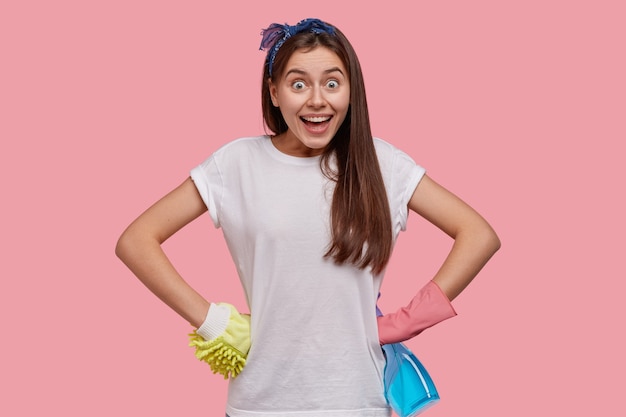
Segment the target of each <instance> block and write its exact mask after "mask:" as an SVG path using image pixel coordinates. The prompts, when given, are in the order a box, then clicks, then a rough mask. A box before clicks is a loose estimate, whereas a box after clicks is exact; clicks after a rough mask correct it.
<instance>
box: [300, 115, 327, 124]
mask: <svg viewBox="0 0 626 417" xmlns="http://www.w3.org/2000/svg"><path fill="white" fill-rule="evenodd" d="M302 119H304V120H306V121H307V122H311V123H322V122H326V121H328V120H330V116H315V117H303V118H302Z"/></svg>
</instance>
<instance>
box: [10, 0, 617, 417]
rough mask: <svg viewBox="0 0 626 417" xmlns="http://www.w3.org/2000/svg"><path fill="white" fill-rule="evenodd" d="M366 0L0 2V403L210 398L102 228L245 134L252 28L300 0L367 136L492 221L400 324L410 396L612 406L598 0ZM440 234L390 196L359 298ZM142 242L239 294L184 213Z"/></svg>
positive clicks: (146, 405)
mask: <svg viewBox="0 0 626 417" xmlns="http://www.w3.org/2000/svg"><path fill="white" fill-rule="evenodd" d="M379 3H380V2H379ZM379 3H373V5H372V6H370V7H366V6H363V4H366V3H363V2H357V1H354V2H338V1H336V0H332V1H315V2H309V3H303V2H294V1H292V0H290V1H282V0H281V1H270V2H252V1H250V2H240V1H229V2H224V3H222V4H220V5H219V6H215V5H210V2H200V1H182V2H174V1H171V2H163V1H119V0H114V1H112V0H109V1H78V0H76V1H67V0H66V1H61V0H59V1H27V0H25V1H4V2H2V5H0V60H1V62H0V73H1V76H0V138H1V140H2V142H1V143H2V148H1V149H2V151H1V152H0V162H1V163H0V170H1V171H0V181H1V182H2V183H1V184H0V185H1V188H0V190H1V192H2V208H1V210H2V216H0V222H1V224H0V226H1V230H2V240H1V243H0V244H1V245H2V248H1V249H2V251H1V254H2V255H1V256H2V283H1V284H0V285H1V291H0V308H1V309H2V311H1V312H0V313H1V314H0V320H1V323H0V325H1V329H2V340H3V342H2V355H0V369H1V371H0V375H1V376H0V378H1V384H2V387H1V388H2V395H1V397H2V398H1V400H0V415H3V416H35V415H63V416H86V415H88V416H110V415H118V416H127V415H138V416H144V415H150V416H153V417H157V416H172V415H192V414H193V415H204V416H222V415H223V409H224V404H225V389H226V383H225V382H224V381H223V380H222V379H221V378H220V377H218V376H214V375H212V374H211V373H210V371H209V368H208V367H207V366H206V365H204V364H201V363H200V362H198V361H197V360H196V359H195V358H194V356H193V350H192V349H191V348H189V347H187V332H188V331H189V330H190V329H191V328H190V326H189V325H188V324H187V323H185V322H184V321H183V320H182V319H180V318H179V317H178V316H176V315H175V314H174V313H173V312H171V311H170V310H168V309H167V308H166V307H165V306H164V305H163V304H161V302H160V301H158V300H157V299H156V298H155V297H154V296H153V295H152V294H150V293H149V292H148V291H147V290H146V289H145V288H144V287H143V286H142V285H141V284H140V283H139V281H137V280H136V279H135V278H133V277H132V276H131V274H130V273H129V271H128V270H126V269H125V267H124V266H123V265H122V264H121V262H119V261H118V260H117V258H116V257H115V256H114V253H113V248H114V245H115V241H116V239H117V237H118V236H119V234H120V233H121V232H122V230H123V228H124V227H125V226H126V225H127V224H128V223H129V222H130V221H131V220H132V219H133V218H134V217H135V216H136V215H138V214H139V213H140V212H141V211H142V210H143V209H145V208H146V207H147V206H148V205H149V204H151V203H152V202H153V201H155V200H156V199H157V198H159V197H160V196H161V195H163V194H164V193H166V192H167V191H169V190H170V189H171V188H173V187H174V186H176V185H178V184H179V183H180V182H181V181H183V180H184V178H185V177H186V176H187V174H188V171H189V169H190V168H191V167H193V166H195V165H196V164H198V163H199V162H201V161H202V160H203V159H204V158H205V157H206V156H208V155H209V154H210V153H211V152H212V151H213V150H215V149H216V148H217V147H218V146H220V145H221V144H223V143H225V142H227V141H230V140H232V139H234V138H236V137H239V136H244V135H255V134H259V133H262V124H261V117H260V105H259V96H260V94H259V89H260V88H259V82H260V71H261V65H262V61H263V53H261V52H259V51H258V45H259V42H260V36H259V32H260V29H261V28H263V27H266V26H268V25H269V23H271V22H289V23H292V24H293V23H295V22H296V21H297V20H299V19H301V18H304V17H310V16H312V17H319V18H322V19H325V20H328V21H329V22H331V23H334V24H336V25H338V26H339V27H340V28H342V30H343V31H344V32H345V33H346V35H347V36H348V37H349V38H350V39H351V40H352V42H353V44H354V46H355V48H356V50H357V52H358V53H359V56H360V59H361V63H362V65H363V67H364V72H365V79H366V84H367V87H368V90H367V92H368V98H369V102H370V111H371V115H372V124H373V129H374V132H375V134H376V135H377V136H379V137H382V138H384V139H386V140H388V141H390V142H392V143H394V144H396V145H397V146H399V147H401V148H402V149H404V150H405V151H407V152H408V153H410V154H411V155H412V156H413V157H414V158H415V159H416V160H417V161H418V162H419V163H420V164H422V165H424V166H425V167H426V168H427V169H428V172H429V174H430V175H431V176H432V177H433V178H435V179H436V180H438V181H439V182H441V183H442V184H444V185H445V186H447V187H448V188H450V189H451V190H453V191H454V192H456V193H457V194H459V195H460V196H461V197H462V198H464V199H466V200H467V201H468V202H469V203H470V204H472V205H473V206H475V207H476V208H477V209H478V210H479V211H480V212H481V213H483V214H484V215H485V217H487V218H488V219H489V220H490V222H491V223H492V224H493V226H494V227H495V229H496V230H497V231H498V232H499V234H500V237H501V239H502V241H503V247H502V249H501V251H500V252H499V253H498V254H497V255H496V256H495V258H494V259H493V261H492V262H491V263H490V264H489V265H488V266H487V267H486V268H485V269H484V271H483V272H482V273H481V275H480V276H479V277H478V278H477V279H476V281H475V282H474V283H473V284H472V285H471V286H470V287H469V288H468V290H467V291H466V292H465V293H463V294H462V295H461V296H460V297H459V298H458V299H457V300H458V301H455V306H456V308H457V310H458V312H459V316H458V317H457V318H455V319H453V320H450V321H448V322H446V323H444V324H442V325H440V326H438V327H436V328H434V329H432V330H430V331H428V332H426V333H425V334H423V335H422V336H420V337H419V338H417V339H415V340H412V341H411V342H410V343H409V346H410V347H412V348H413V349H414V350H415V352H416V353H417V355H418V356H419V357H420V359H422V361H423V362H424V363H425V364H426V366H427V368H428V369H429V370H430V372H431V373H432V375H433V377H434V378H435V381H436V383H437V386H438V388H439V392H440V394H441V396H442V402H441V403H440V404H439V405H437V406H436V407H435V408H433V409H431V410H430V411H428V413H427V415H429V416H432V417H436V416H458V415H462V414H463V415H470V416H478V415H480V416H489V417H491V416H493V417H496V416H498V417H500V416H529V415H536V416H548V415H554V416H565V415H569V416H582V415H602V416H623V415H625V414H626V412H625V411H624V410H625V407H624V406H623V398H622V396H623V389H624V382H623V375H624V373H626V366H625V362H626V361H625V360H624V352H625V351H626V344H625V342H624V318H625V311H624V307H623V304H624V303H623V295H622V293H623V291H624V290H625V289H626V284H625V282H626V280H625V278H626V274H625V268H624V253H623V252H624V243H623V237H624V233H625V232H626V227H625V221H624V213H625V212H626V204H625V203H624V182H625V181H624V180H625V178H626V176H625V174H624V171H623V160H624V157H625V156H626V154H625V152H624V149H623V143H624V140H625V139H626V120H625V119H626V117H625V115H626V99H625V97H626V81H625V80H626V77H625V76H624V74H626V63H625V51H626V30H625V28H626V26H625V25H624V18H625V16H626V14H625V12H626V11H625V10H624V7H623V6H622V5H623V2H621V1H574V0H571V1H554V0H543V1H536V0H533V1H516V2H507V1H497V0H491V1H487V0H483V1H471V2H470V1H421V2H408V1H407V2H400V1H391V0H388V1H385V2H382V3H380V4H381V5H378V4H379ZM374 4H375V5H374ZM409 4H411V5H412V6H408V5H409ZM383 5H384V7H383ZM449 246H450V240H449V239H448V238H446V237H443V236H442V234H441V233H440V232H438V231H436V230H434V228H433V227H432V226H430V225H429V224H427V223H425V222H424V221H422V220H421V219H419V218H417V217H416V216H414V217H412V218H411V220H410V224H409V231H408V232H407V233H405V234H404V235H403V236H402V237H401V239H400V244H399V247H398V248H397V252H396V253H395V256H394V258H393V260H392V265H391V266H390V268H389V271H388V275H387V281H386V282H385V286H384V288H383V299H382V301H381V307H382V308H383V310H390V309H392V308H395V307H397V306H399V305H400V304H403V303H405V302H407V301H408V300H409V298H410V294H411V293H413V292H414V291H416V290H417V289H418V288H419V287H420V286H421V285H423V283H424V282H425V281H426V280H427V279H429V277H430V276H432V274H433V273H434V271H435V270H436V268H437V267H438V265H439V264H440V263H441V261H442V260H443V257H444V256H445V254H446V251H447V250H448V248H449ZM166 247H167V250H168V251H169V253H170V254H171V257H172V259H173V261H174V262H175V264H176V265H178V267H179V269H180V271H181V272H182V273H183V275H184V276H185V277H186V278H187V279H188V280H189V281H190V282H191V283H192V284H193V285H194V286H195V287H197V288H198V289H199V290H200V291H201V292H202V293H203V294H205V295H206V297H207V298H209V299H211V300H214V301H226V300H228V301H231V302H233V303H234V304H237V305H239V306H240V307H243V305H244V304H243V296H242V293H241V290H240V289H239V285H238V282H237V279H236V276H235V272H234V268H233V266H232V265H231V262H230V258H229V255H228V253H227V252H226V250H225V245H224V243H223V242H222V238H221V233H220V232H219V231H216V230H214V229H213V227H212V225H211V224H210V221H209V218H208V217H207V216H203V217H202V218H201V219H199V220H197V221H196V222H194V223H192V225H190V226H189V227H188V228H186V229H185V230H183V231H182V232H181V233H180V234H178V235H176V236H175V237H174V238H172V239H171V241H169V242H167V243H166Z"/></svg>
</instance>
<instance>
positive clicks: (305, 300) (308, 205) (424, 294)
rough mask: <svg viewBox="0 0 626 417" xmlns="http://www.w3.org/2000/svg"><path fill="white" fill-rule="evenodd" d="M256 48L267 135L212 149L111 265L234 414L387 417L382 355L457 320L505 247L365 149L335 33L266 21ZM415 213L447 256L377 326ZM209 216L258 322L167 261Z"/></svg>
mask: <svg viewBox="0 0 626 417" xmlns="http://www.w3.org/2000/svg"><path fill="white" fill-rule="evenodd" d="M261 48H262V49H266V50H267V56H266V59H265V63H264V72H263V81H262V109H263V116H264V120H265V123H266V126H267V128H268V130H269V131H271V134H269V135H261V136H254V137H247V138H240V139H237V140H234V141H231V142H228V143H226V144H225V145H224V146H222V147H221V148H220V149H218V150H216V151H215V152H214V153H213V154H212V155H211V156H210V157H209V158H207V159H206V160H205V161H204V162H202V163H201V164H200V165H198V166H197V167H195V168H193V169H192V170H191V174H190V177H189V178H187V179H186V180H185V181H184V182H183V183H182V184H181V185H180V186H179V187H177V188H176V189H174V190H173V191H172V192H170V193H169V194H168V195H166V196H165V197H163V198H162V199H161V200H159V201H158V202H157V203H155V204H154V205H153V206H152V207H150V208H149V209H148V210H146V211H145V212H144V213H143V214H141V215H140V216H139V217H138V218H137V219H136V220H135V221H134V222H132V223H131V224H130V226H128V228H127V229H126V230H125V231H124V232H123V234H122V236H121V237H120V239H119V241H118V244H117V247H116V253H117V254H118V256H119V257H120V258H121V259H122V261H123V262H125V263H126V265H128V267H129V268H130V269H131V270H132V271H133V273H134V274H135V275H136V276H137V277H138V278H139V279H140V280H141V281H142V282H143V283H144V284H145V285H146V286H147V287H148V288H149V289H150V290H151V291H152V292H154V293H155V294H156V295H157V296H158V297H160V298H161V299H162V300H163V301H164V302H165V303H167V304H168V305H169V306H170V307H172V309H174V310H175V311H176V312H177V313H178V314H180V315H181V316H182V317H183V318H184V319H186V320H187V321H188V322H189V323H191V325H192V326H194V327H195V328H196V330H195V331H194V333H193V335H192V339H191V344H192V345H193V346H195V347H196V355H197V356H198V358H199V359H201V360H204V361H206V362H208V363H209V365H211V368H212V369H213V371H214V372H220V373H222V374H224V375H225V377H230V378H231V379H230V382H229V394H228V404H227V409H226V412H227V413H228V415H230V416H231V417H253V416H254V417H270V416H271V417H276V416H282V417H296V416H297V417H305V416H316V417H317V416H325V417H357V416H358V417H363V416H365V417H379V416H380V417H382V416H386V417H387V416H390V415H391V410H390V408H389V406H388V405H387V403H386V401H385V397H384V393H383V380H382V374H383V369H384V365H385V359H384V357H383V354H382V350H381V347H380V345H381V344H385V343H392V342H398V341H402V340H406V339H409V338H411V337H413V336H415V335H417V334H419V333H420V332H421V331H423V330H424V329H426V328H428V327H430V326H432V325H434V324H436V323H438V322H440V321H442V320H445V319H447V318H449V317H452V316H454V315H455V314H456V313H455V311H454V309H453V308H452V305H451V303H450V301H451V300H453V299H454V298H455V297H456V296H457V295H458V294H459V293H460V292H461V291H462V290H463V289H464V288H465V287H466V286H467V285H468V284H469V283H470V281H471V280H472V279H473V278H474V277H475V276H476V275H477V274H478V272H479V271H480V269H481V268H482V267H483V266H484V265H485V263H486V262H487V261H488V260H489V259H490V257H491V256H492V255H493V254H494V253H495V252H496V251H497V249H498V248H499V245H500V242H499V240H498V237H497V235H496V234H495V232H494V231H493V229H492V228H491V227H490V226H489V224H488V223H487V222H486V221H485V220H484V219H483V218H482V217H481V216H480V215H479V214H478V213H476V211H474V210H473V209H472V208H471V207H470V206H468V205H467V204H466V203H464V202H463V201H461V200H460V199H459V198H457V197H456V196H455V195H454V194H452V193H451V192H449V191H447V190H446V189H445V188H443V187H442V186H440V185H438V184H437V183H436V182H435V181H433V180H432V179H430V178H429V177H428V176H427V175H426V174H425V170H424V169H423V168H422V167H420V166H419V165H417V164H416V163H415V162H414V161H413V160H412V159H411V158H410V157H409V156H408V155H407V154H406V153H404V152H402V151H401V150H399V149H397V148H395V147H394V146H392V145H391V144H389V143H388V142H385V141H383V140H381V139H377V138H374V137H373V136H372V133H371V130H370V123H369V115H368V109H367V102H366V98H365V87H364V83H363V76H362V73H361V68H360V64H359V61H358V59H357V56H356V53H355V52H354V50H353V48H352V46H351V45H350V43H349V42H348V40H347V39H346V37H345V36H344V35H343V33H342V32H341V31H340V30H339V29H337V28H336V27H334V26H332V25H330V24H328V23H325V22H322V21H320V20H318V19H305V20H303V21H301V22H300V23H298V24H296V25H294V26H290V25H281V24H272V25H271V26H270V27H268V28H267V29H266V30H264V32H263V40H262V43H261ZM409 210H410V211H413V212H415V213H417V214H419V215H421V216H422V217H423V218H425V219H426V220H427V221H429V222H431V223H433V224H434V225H436V226H437V227H439V228H440V229H441V230H442V231H443V232H444V233H446V234H448V235H449V236H451V237H452V238H453V239H454V245H453V247H452V249H451V251H450V253H449V254H448V256H447V258H446V260H445V261H444V263H443V265H442V266H441V268H440V269H439V271H438V272H437V273H436V274H435V276H434V277H432V279H431V280H429V281H428V283H427V284H426V285H425V286H424V287H423V288H422V289H421V290H420V291H419V292H418V293H417V294H415V295H414V297H413V298H412V299H411V300H407V301H409V302H408V304H407V305H406V306H404V307H402V308H399V309H398V311H396V312H392V313H390V314H387V315H385V316H383V317H380V318H377V317H376V313H375V305H376V300H377V296H378V292H379V289H380V286H381V283H382V280H383V276H384V271H385V266H386V265H387V263H388V261H389V258H390V256H391V252H392V248H393V245H394V242H395V240H396V238H397V236H398V234H399V232H400V231H402V230H404V228H405V226H406V221H407V216H408V212H409ZM207 211H208V214H209V216H210V217H211V219H212V221H213V223H214V225H215V226H216V227H220V228H222V231H223V234H224V238H225V239H226V242H227V244H228V247H229V250H230V252H231V255H232V258H233V261H234V262H235V265H236V267H237V272H238V275H239V280H240V281H241V284H242V286H243V289H244V291H245V294H246V297H247V301H248V308H249V311H250V314H240V313H239V312H238V311H237V309H236V308H235V307H234V306H232V305H230V304H226V303H210V302H208V301H207V299H206V298H205V297H203V296H202V295H200V294H199V293H198V292H197V291H195V290H194V289H193V288H192V287H191V286H189V285H188V284H187V283H186V281H185V280H184V279H183V277H182V276H181V275H180V274H179V273H178V272H177V271H176V269H175V268H174V266H173V265H172V264H171V263H170V261H169V260H168V258H167V256H166V254H165V253H164V251H163V250H162V249H161V244H162V243H163V242H164V241H165V240H166V239H167V238H169V237H170V236H171V235H173V234H174V233H176V232H177V231H178V230H180V229H181V228H182V227H184V226H185V225H187V224H188V223H189V222H191V221H192V220H193V219H195V218H197V217H198V216H200V215H202V214H203V213H205V212H207ZM409 278H411V279H412V277H409ZM216 282H217V281H216Z"/></svg>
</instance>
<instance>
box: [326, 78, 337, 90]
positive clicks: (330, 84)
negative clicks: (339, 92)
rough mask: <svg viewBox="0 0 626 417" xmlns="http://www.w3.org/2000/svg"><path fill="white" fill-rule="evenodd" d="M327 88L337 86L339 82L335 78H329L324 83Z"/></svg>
mask: <svg viewBox="0 0 626 417" xmlns="http://www.w3.org/2000/svg"><path fill="white" fill-rule="evenodd" d="M326 86H327V87H328V88H339V82H338V81H337V80H330V81H328V82H327V83H326Z"/></svg>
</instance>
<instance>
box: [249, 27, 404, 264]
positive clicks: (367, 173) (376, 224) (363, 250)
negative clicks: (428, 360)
mask: <svg viewBox="0 0 626 417" xmlns="http://www.w3.org/2000/svg"><path fill="white" fill-rule="evenodd" d="M316 47H325V48H328V49H330V50H331V51H333V52H335V53H336V54H337V56H338V57H339V58H340V59H341V61H342V62H343V64H344V66H345V68H346V69H347V71H348V74H349V81H350V106H349V109H348V114H347V115H346V118H345V120H344V122H343V123H342V125H341V126H340V127H339V130H338V131H337V133H336V134H335V137H334V138H333V139H332V140H331V141H330V143H329V144H328V146H327V147H326V148H325V149H324V153H323V154H322V156H321V160H320V166H321V168H322V171H323V172H324V173H325V175H327V176H328V177H329V178H330V179H332V180H334V181H335V182H336V186H335V190H334V194H333V200H332V204H331V212H330V220H331V222H330V223H331V236H332V239H331V242H330V246H329V248H328V251H327V252H326V255H325V256H327V257H332V258H333V259H334V261H335V262H336V263H338V264H343V263H345V262H349V263H352V264H354V265H356V266H357V267H358V268H366V267H371V268H372V271H373V272H374V273H375V274H378V273H381V272H382V271H383V270H384V268H385V266H386V265H387V262H388V261H389V258H390V256H391V251H392V247H393V236H392V225H391V214H390V210H389V202H388V201H387V193H386V190H385V184H384V182H383V177H382V174H381V171H380V166H379V164H378V158H377V156H376V150H375V148H374V141H373V138H372V132H371V128H370V121H369V113H368V110H367V100H366V97H365V84H364V82H363V74H362V72H361V65H360V64H359V60H358V58H357V56H356V53H355V51H354V49H353V48H352V45H351V44H350V42H349V41H348V39H347V38H346V37H345V35H344V34H343V33H342V32H341V31H339V30H338V29H336V28H335V34H334V35H329V34H327V33H319V34H316V33H311V32H302V33H299V34H297V35H294V36H292V37H290V38H288V39H287V40H286V41H285V43H284V44H283V45H282V46H281V47H280V49H279V50H278V52H277V54H276V58H275V60H274V63H273V68H272V73H273V74H272V77H270V75H269V71H268V65H267V58H266V62H265V66H264V71H263V84H262V90H261V98H262V110H263V119H264V121H265V124H266V126H267V128H268V129H269V130H271V131H272V132H274V133H275V134H276V135H279V134H281V133H284V132H286V131H287V129H288V128H287V123H286V122H285V119H284V118H283V115H282V113H281V111H280V108H278V107H274V105H273V104H272V101H271V96H270V88H269V87H270V85H269V83H270V81H271V80H272V79H273V80H278V79H280V77H281V76H282V74H283V71H284V69H285V66H286V65H287V62H288V61H289V58H290V57H291V55H292V54H293V53H294V52H295V51H297V50H311V49H313V48H316ZM333 156H335V160H336V167H331V160H332V159H333V158H332V157H333Z"/></svg>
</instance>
